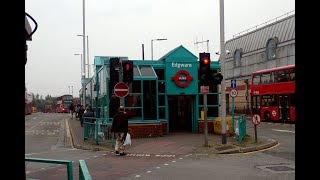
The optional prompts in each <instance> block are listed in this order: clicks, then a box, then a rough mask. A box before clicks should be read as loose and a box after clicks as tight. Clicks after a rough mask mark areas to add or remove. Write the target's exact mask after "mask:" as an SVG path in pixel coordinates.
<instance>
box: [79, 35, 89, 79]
mask: <svg viewBox="0 0 320 180" xmlns="http://www.w3.org/2000/svg"><path fill="white" fill-rule="evenodd" d="M77 36H83V35H80V34H78V35H77ZM85 37H86V38H87V64H85V65H87V66H88V76H87V77H88V78H90V63H89V62H90V61H89V36H88V35H87V36H85Z"/></svg>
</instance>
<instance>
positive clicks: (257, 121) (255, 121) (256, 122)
mask: <svg viewBox="0 0 320 180" xmlns="http://www.w3.org/2000/svg"><path fill="white" fill-rule="evenodd" d="M252 122H253V124H254V125H259V124H260V116H259V115H258V114H254V115H253V116H252Z"/></svg>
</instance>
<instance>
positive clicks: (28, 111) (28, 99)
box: [24, 91, 32, 115]
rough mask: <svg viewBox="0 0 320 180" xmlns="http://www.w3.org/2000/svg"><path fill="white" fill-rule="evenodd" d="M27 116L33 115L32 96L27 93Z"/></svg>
mask: <svg viewBox="0 0 320 180" xmlns="http://www.w3.org/2000/svg"><path fill="white" fill-rule="evenodd" d="M24 103H25V115H28V114H31V113H32V95H31V94H29V93H27V91H25V102H24Z"/></svg>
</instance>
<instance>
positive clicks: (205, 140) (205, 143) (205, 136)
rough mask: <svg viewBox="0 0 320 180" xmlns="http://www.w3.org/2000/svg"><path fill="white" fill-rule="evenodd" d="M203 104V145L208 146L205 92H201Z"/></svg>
mask: <svg viewBox="0 0 320 180" xmlns="http://www.w3.org/2000/svg"><path fill="white" fill-rule="evenodd" d="M203 105H204V146H205V147H207V146H208V124H207V112H208V110H207V93H203Z"/></svg>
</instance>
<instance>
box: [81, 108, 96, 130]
mask: <svg viewBox="0 0 320 180" xmlns="http://www.w3.org/2000/svg"><path fill="white" fill-rule="evenodd" d="M86 117H89V118H90V117H91V118H93V117H94V113H93V111H92V108H91V106H88V107H86V110H85V111H84V113H83V115H82V118H81V119H82V120H81V127H82V125H83V120H84V118H86ZM89 121H90V122H91V123H94V119H90V120H89Z"/></svg>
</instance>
